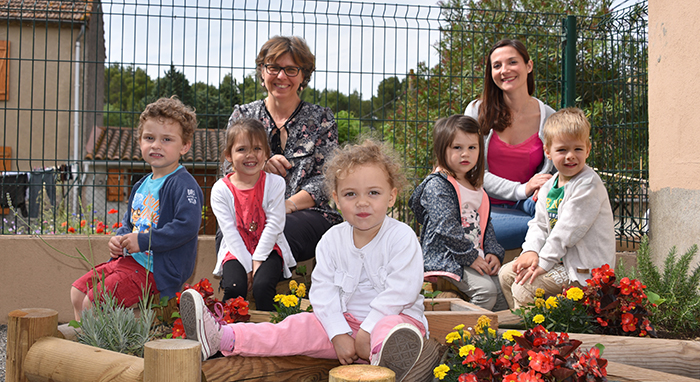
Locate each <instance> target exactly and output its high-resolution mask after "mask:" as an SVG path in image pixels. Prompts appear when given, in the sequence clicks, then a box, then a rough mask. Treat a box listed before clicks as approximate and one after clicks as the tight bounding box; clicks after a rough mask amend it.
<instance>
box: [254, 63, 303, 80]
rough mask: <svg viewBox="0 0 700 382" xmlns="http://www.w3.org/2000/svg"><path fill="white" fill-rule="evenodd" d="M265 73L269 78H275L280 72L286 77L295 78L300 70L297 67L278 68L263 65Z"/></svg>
mask: <svg viewBox="0 0 700 382" xmlns="http://www.w3.org/2000/svg"><path fill="white" fill-rule="evenodd" d="M263 66H264V67H265V71H266V72H267V74H269V75H271V76H276V75H278V74H279V73H280V70H282V71H284V74H286V75H287V77H296V76H298V75H299V72H300V71H301V68H300V67H298V66H279V65H275V64H265V65H263Z"/></svg>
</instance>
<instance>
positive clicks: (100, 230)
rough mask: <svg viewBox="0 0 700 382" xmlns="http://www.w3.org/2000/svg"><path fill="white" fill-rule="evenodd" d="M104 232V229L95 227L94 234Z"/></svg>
mask: <svg viewBox="0 0 700 382" xmlns="http://www.w3.org/2000/svg"><path fill="white" fill-rule="evenodd" d="M104 231H105V230H104V228H102V227H97V229H96V230H95V232H96V233H102V232H104Z"/></svg>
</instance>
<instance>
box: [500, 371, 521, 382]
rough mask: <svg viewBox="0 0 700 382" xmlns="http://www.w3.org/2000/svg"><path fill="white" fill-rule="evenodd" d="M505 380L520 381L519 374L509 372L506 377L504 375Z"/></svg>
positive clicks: (508, 381)
mask: <svg viewBox="0 0 700 382" xmlns="http://www.w3.org/2000/svg"><path fill="white" fill-rule="evenodd" d="M503 382H518V375H517V374H515V373H513V374H508V375H506V376H505V377H503Z"/></svg>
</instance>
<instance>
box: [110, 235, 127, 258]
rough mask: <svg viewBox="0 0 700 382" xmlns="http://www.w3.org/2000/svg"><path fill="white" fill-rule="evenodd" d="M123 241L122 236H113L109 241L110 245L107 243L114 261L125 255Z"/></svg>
mask: <svg viewBox="0 0 700 382" xmlns="http://www.w3.org/2000/svg"><path fill="white" fill-rule="evenodd" d="M121 239H122V237H121V236H112V237H111V238H110V239H109V243H107V247H108V248H109V255H110V256H111V257H112V258H113V259H116V258H118V257H119V256H122V255H123V254H124V248H123V247H122V240H121Z"/></svg>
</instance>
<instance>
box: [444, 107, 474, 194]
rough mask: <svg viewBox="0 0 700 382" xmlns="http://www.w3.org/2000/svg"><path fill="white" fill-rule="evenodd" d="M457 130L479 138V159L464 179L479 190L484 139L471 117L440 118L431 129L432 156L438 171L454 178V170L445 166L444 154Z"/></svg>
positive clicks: (457, 115) (456, 115) (453, 116)
mask: <svg viewBox="0 0 700 382" xmlns="http://www.w3.org/2000/svg"><path fill="white" fill-rule="evenodd" d="M457 130H461V131H463V132H465V133H467V134H476V135H477V136H478V137H479V159H478V160H477V161H476V165H475V166H474V167H472V169H471V170H470V171H469V172H467V173H466V174H465V175H464V177H465V178H466V179H467V180H468V181H469V183H471V185H472V186H474V187H476V188H479V187H481V185H482V184H483V183H484V137H483V135H482V134H481V128H480V127H479V123H478V122H477V121H476V120H475V119H474V118H472V117H468V116H466V115H462V114H455V115H452V116H450V117H447V118H440V119H438V120H437V122H435V126H434V127H433V154H434V155H435V159H436V161H435V162H436V164H437V166H438V167H439V168H440V171H442V172H444V173H446V174H448V175H451V176H453V177H454V176H455V172H454V170H452V169H451V168H450V167H449V166H448V165H447V158H445V152H446V151H447V148H448V147H450V145H452V142H453V141H454V139H455V136H456V135H457Z"/></svg>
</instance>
